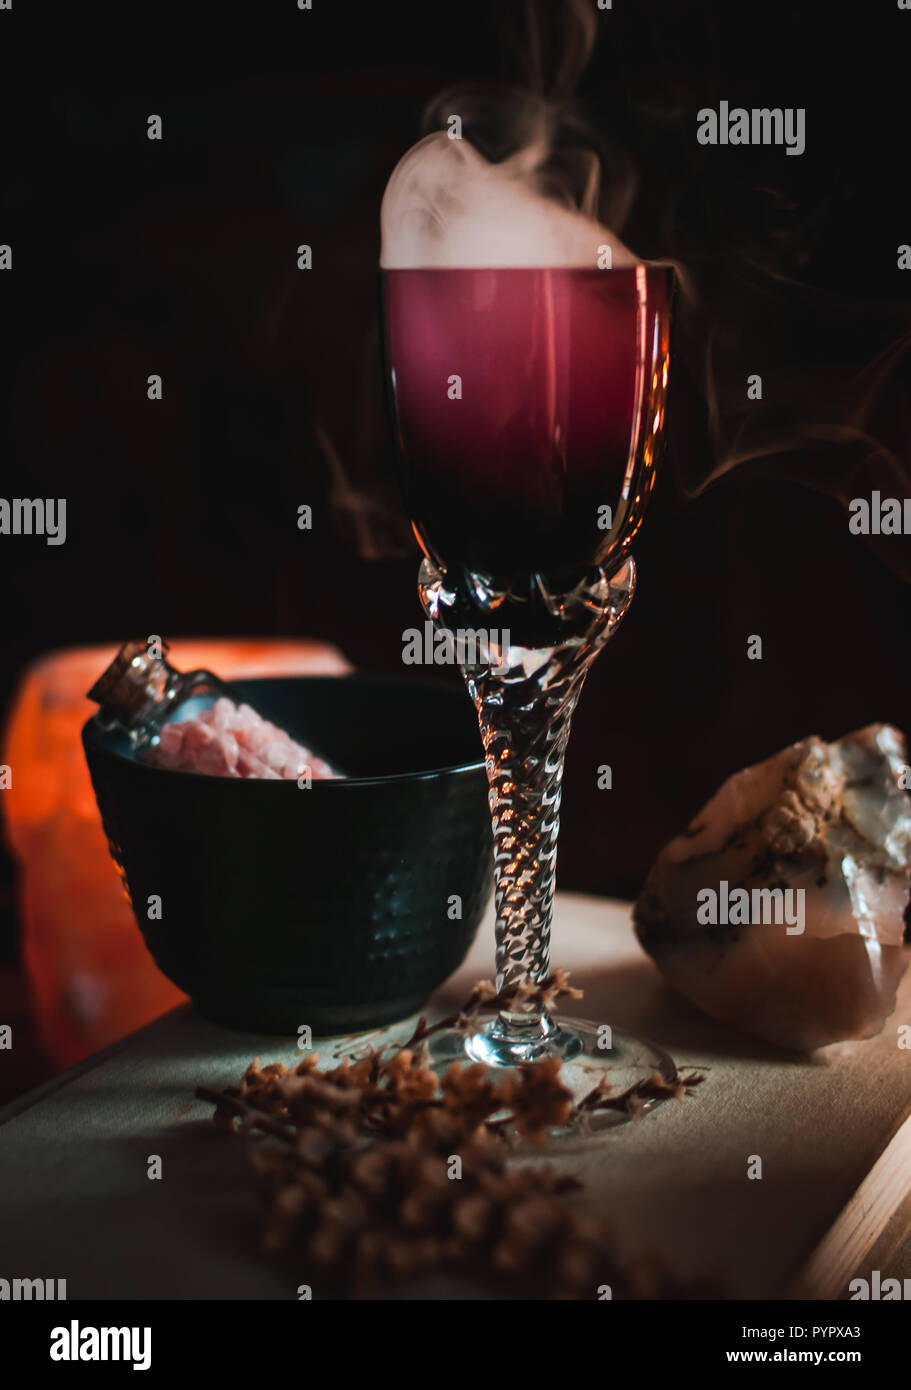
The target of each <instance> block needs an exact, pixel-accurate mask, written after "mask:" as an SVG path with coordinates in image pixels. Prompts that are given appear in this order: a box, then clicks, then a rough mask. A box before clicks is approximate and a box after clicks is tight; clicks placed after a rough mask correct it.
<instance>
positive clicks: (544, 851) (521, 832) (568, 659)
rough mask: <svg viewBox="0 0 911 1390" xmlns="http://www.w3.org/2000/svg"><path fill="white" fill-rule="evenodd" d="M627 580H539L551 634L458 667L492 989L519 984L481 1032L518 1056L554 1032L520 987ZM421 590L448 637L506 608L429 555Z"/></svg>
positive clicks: (545, 958) (539, 932)
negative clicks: (478, 823) (485, 793)
mask: <svg viewBox="0 0 911 1390" xmlns="http://www.w3.org/2000/svg"><path fill="white" fill-rule="evenodd" d="M634 583H635V569H634V566H633V562H632V560H631V559H630V560H628V561H627V563H626V564H625V565H624V567H623V569H622V570H621V571H620V572H619V574H618V575H616V576H614V577H612V578H608V577H607V576H606V575H604V574H602V573H600V572H598V574H597V575H596V576H595V577H594V578H593V579H589V580H588V581H587V582H585V583H583V584H580V585H579V586H578V588H577V589H576V590H574V591H573V592H572V593H571V594H569V595H560V596H553V595H550V594H548V593H547V591H546V589H545V588H544V586H543V584H542V583H541V581H536V584H537V588H536V590H535V602H536V603H537V604H538V605H539V606H540V608H541V612H542V614H544V615H545V625H544V626H545V628H546V630H547V634H548V637H549V638H554V639H556V640H553V641H549V642H548V644H547V645H542V646H535V647H530V646H520V645H515V644H513V643H512V642H511V641H507V644H506V645H503V646H501V647H500V648H498V649H491V648H490V647H488V649H487V652H486V654H485V659H484V660H483V661H480V660H474V659H473V661H472V663H471V664H468V663H464V662H463V664H462V666H461V670H462V674H463V676H464V678H465V682H466V684H467V686H468V691H469V694H470V695H471V697H472V699H473V701H474V704H475V708H476V709H477V712H478V723H479V726H480V731H481V741H482V744H483V747H484V759H485V766H486V769H487V780H488V784H489V787H490V793H489V802H490V812H491V819H492V824H493V840H494V903H495V908H496V966H497V989H498V991H502V990H504V989H510V988H513V987H517V988H516V991H515V994H514V996H513V998H512V999H511V1001H510V1005H509V1007H508V1008H504V1009H503V1010H501V1012H500V1014H499V1017H498V1018H497V1019H496V1020H495V1021H494V1022H493V1023H492V1024H491V1025H489V1027H488V1029H487V1030H486V1035H487V1042H488V1043H493V1044H494V1045H495V1046H497V1047H501V1048H502V1049H505V1050H506V1052H507V1053H508V1051H509V1049H510V1048H512V1049H513V1050H514V1051H515V1052H516V1056H515V1058H514V1060H516V1061H521V1060H525V1059H526V1056H527V1054H528V1049H532V1050H534V1048H535V1046H536V1044H541V1043H542V1042H543V1040H544V1039H546V1038H548V1037H550V1036H551V1034H553V1033H554V1032H555V1031H556V1025H555V1024H554V1022H553V1021H552V1020H551V1019H550V1017H549V1015H548V1013H547V1011H546V1009H545V1008H543V1007H542V1006H541V1004H540V1003H538V1002H535V1000H534V999H533V998H529V997H528V996H529V995H531V994H532V993H533V991H531V990H527V991H524V990H523V988H522V987H523V986H525V985H529V986H534V985H536V984H539V983H540V982H541V981H542V980H544V979H545V978H546V977H547V975H548V972H549V969H550V928H551V920H552V917H553V907H554V892H555V885H556V868H557V837H558V834H559V829H560V799H561V794H562V782H563V761H564V756H565V753H566V745H567V742H568V740H569V731H570V725H571V722H572V716H573V711H574V710H575V707H576V703H577V701H578V698H579V694H580V692H581V689H582V684H583V682H584V680H585V677H586V675H587V674H588V670H589V667H590V666H591V663H592V661H593V660H594V659H595V657H596V656H597V655H598V652H599V651H600V650H601V648H602V646H603V645H604V643H605V642H606V641H607V639H608V637H609V636H610V635H611V633H612V632H613V631H614V630H615V628H616V627H617V626H618V624H619V622H620V620H621V618H622V617H623V614H624V613H625V612H626V609H627V607H628V605H629V602H630V599H631V597H632V593H633V588H634ZM418 588H419V593H420V596H421V601H422V603H423V605H424V609H425V612H426V613H427V614H428V616H429V617H430V618H431V619H432V620H433V622H434V623H435V624H436V626H437V627H439V628H443V629H446V630H448V631H449V632H450V633H451V634H452V635H453V636H454V637H455V638H456V644H457V645H458V643H459V638H460V636H461V635H462V634H464V633H465V632H467V631H472V632H477V631H478V629H479V622H480V619H481V617H482V615H485V614H490V613H491V612H495V614H496V618H495V621H497V622H499V623H501V624H502V622H503V614H504V610H505V611H507V612H508V606H509V596H508V595H506V596H504V595H503V594H490V593H489V591H485V589H484V586H483V583H482V582H480V581H478V579H477V577H476V576H458V577H455V578H454V577H452V576H448V575H446V574H444V573H443V572H442V571H441V570H440V569H438V568H437V567H436V566H434V565H432V564H431V563H430V561H429V560H425V561H424V562H423V564H422V566H421V572H420V577H419V584H418ZM491 600H492V601H491ZM502 631H503V629H502V627H500V628H498V632H502ZM487 1050H489V1049H488V1048H485V1055H486V1051H487Z"/></svg>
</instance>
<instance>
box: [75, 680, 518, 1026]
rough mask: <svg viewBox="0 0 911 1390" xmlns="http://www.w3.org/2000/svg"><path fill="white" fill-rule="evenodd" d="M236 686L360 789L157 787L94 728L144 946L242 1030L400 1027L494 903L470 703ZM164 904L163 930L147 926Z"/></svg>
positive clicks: (345, 683) (168, 776)
mask: <svg viewBox="0 0 911 1390" xmlns="http://www.w3.org/2000/svg"><path fill="white" fill-rule="evenodd" d="M233 689H234V690H235V691H236V692H237V695H238V698H240V699H244V700H248V701H249V702H250V703H251V704H252V705H254V706H258V707H259V708H260V709H261V710H262V712H263V713H264V714H266V715H267V716H268V717H269V718H271V719H273V720H274V721H275V722H277V723H285V724H286V726H287V727H288V728H289V729H291V730H294V731H296V732H297V733H298V736H299V737H301V738H303V739H305V738H306V735H307V733H308V732H309V734H310V736H311V737H312V740H313V743H314V744H315V745H316V747H317V748H318V749H319V751H320V752H321V753H322V754H324V755H325V756H326V757H328V758H329V759H330V760H332V761H335V762H336V763H337V764H338V766H339V767H343V768H345V769H346V770H347V771H348V772H349V773H350V774H351V777H350V778H349V779H347V780H344V781H332V782H314V783H313V785H312V787H310V788H309V789H306V788H299V787H298V785H297V783H296V782H280V781H260V780H252V779H251V780H243V779H237V778H221V777H205V776H200V775H196V774H191V773H185V772H165V771H163V770H161V769H159V768H155V767H148V766H146V765H145V764H143V763H141V762H139V761H137V760H136V759H135V757H134V756H133V755H132V753H131V751H130V748H129V742H128V740H127V738H126V737H125V735H123V734H121V733H118V732H116V731H106V730H103V729H102V728H100V726H99V725H98V724H96V723H95V722H94V721H93V720H90V721H89V722H88V723H87V724H86V726H85V728H84V729H83V733H82V739H83V745H84V748H85V754H86V758H87V759H88V764H89V770H90V772H91V775H92V784H93V786H94V788H95V796H96V798H97V801H98V806H99V808H100V810H101V817H102V821H103V823H104V829H105V833H106V834H107V836H108V840H109V841H110V845H111V852H112V853H113V855H114V858H115V859H116V860H117V863H118V864H119V865H120V868H121V869H122V871H123V874H124V877H125V880H126V883H127V885H128V888H129V892H130V897H131V900H132V903H133V909H134V913H135V916H136V920H137V922H138V924H139V927H140V930H141V931H142V933H143V936H144V937H145V940H146V945H147V946H148V948H149V950H150V951H151V953H152V955H153V956H154V958H155V961H156V962H157V964H158V966H159V968H160V969H161V970H162V971H164V973H165V975H167V977H168V979H170V980H173V981H174V983H175V984H176V985H178V986H179V987H180V988H181V989H182V990H185V991H186V993H187V994H189V995H190V997H191V999H192V1000H193V1002H194V1003H195V1004H196V1006H197V1007H198V1008H199V1009H200V1010H201V1012H202V1013H204V1014H206V1015H208V1017H209V1018H211V1019H214V1020H215V1021H216V1022H218V1023H224V1024H228V1025H229V1026H231V1027H235V1028H244V1029H249V1030H251V1031H254V1032H276V1033H292V1034H296V1033H297V1030H298V1028H299V1026H300V1025H302V1024H307V1025H309V1026H310V1028H311V1029H312V1030H313V1033H314V1034H329V1033H341V1032H351V1031H355V1030H358V1029H364V1028H372V1027H377V1026H379V1025H381V1024H385V1023H390V1022H392V1021H393V1020H395V1019H399V1018H404V1017H406V1016H407V1015H408V1014H410V1013H413V1012H414V1011H415V1010H416V1009H418V1008H420V1007H421V1005H422V1004H423V1003H424V1001H425V1000H426V998H427V996H428V995H429V994H430V993H431V992H432V991H433V990H434V989H435V988H436V987H437V986H438V985H439V984H441V983H442V982H443V980H445V979H446V977H447V976H448V975H450V974H451V973H452V971H453V970H455V969H456V967H457V966H458V965H460V964H461V962H462V961H463V960H464V958H465V955H466V953H467V951H468V948H469V946H470V945H471V942H472V940H473V939H474V936H475V934H476V932H477V928H478V923H479V921H480V919H481V916H482V915H483V912H484V909H485V907H486V905H487V901H488V898H489V896H490V890H491V881H492V862H493V854H492V846H491V832H490V814H489V811H488V807H487V781H486V777H485V774H484V767H483V762H482V761H481V758H480V756H479V755H480V742H479V738H478V729H477V723H476V721H475V717H474V711H473V709H472V706H471V701H470V700H469V699H468V697H467V695H466V694H465V692H464V690H463V689H462V688H460V687H456V686H453V687H448V686H445V685H434V684H431V683H427V682H424V681H420V680H406V679H400V678H384V677H374V676H361V675H354V676H309V677H308V676H300V677H289V678H277V679H269V680H249V681H236V682H234V683H233ZM187 708H189V706H188V707H187ZM153 894H154V895H157V896H158V897H160V899H161V918H160V920H155V919H154V918H153V920H149V919H148V918H147V915H146V913H147V911H148V906H147V905H148V901H149V898H150V896H151V895H153ZM454 894H457V895H458V897H459V898H460V899H461V912H462V915H461V918H458V917H456V918H455V920H453V919H452V918H451V916H450V913H451V910H452V909H451V906H450V904H451V899H452V896H453V895H454Z"/></svg>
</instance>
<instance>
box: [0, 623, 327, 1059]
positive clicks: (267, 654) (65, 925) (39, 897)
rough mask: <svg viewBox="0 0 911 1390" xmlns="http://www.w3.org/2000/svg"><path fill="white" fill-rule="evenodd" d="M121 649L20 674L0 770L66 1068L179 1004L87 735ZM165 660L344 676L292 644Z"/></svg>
mask: <svg viewBox="0 0 911 1390" xmlns="http://www.w3.org/2000/svg"><path fill="white" fill-rule="evenodd" d="M116 645H117V644H112V645H111V646H98V647H80V648H76V649H72V650H68V651H61V652H51V653H50V654H48V655H46V656H43V657H40V658H39V659H38V660H37V661H35V662H33V664H32V665H31V666H30V667H29V668H28V669H27V670H26V671H25V673H24V675H23V676H22V679H21V681H20V683H19V688H18V690H17V692H16V695H15V697H14V699H13V702H12V705H11V708H10V714H9V718H8V721H7V726H6V731H5V738H4V740H3V748H2V753H0V762H2V763H4V764H8V765H9V768H10V785H9V788H8V789H7V790H5V791H4V793H3V796H2V798H0V806H2V807H3V808H4V809H5V811H6V830H7V838H8V840H9V843H10V844H11V846H12V848H13V849H14V851H15V852H16V855H17V856H18V859H19V861H20V865H21V871H20V907H21V920H22V927H23V953H24V959H25V964H26V970H27V972H28V976H29V980H30V983H31V987H32V992H33V995H34V1000H35V1006H36V1010H37V1017H38V1023H39V1027H40V1031H41V1036H42V1040H43V1042H44V1046H45V1048H46V1049H47V1051H48V1052H49V1054H50V1055H51V1057H52V1058H53V1059H54V1060H55V1061H56V1062H57V1063H58V1064H59V1065H60V1066H69V1065H71V1064H72V1063H73V1062H77V1061H79V1060H80V1058H82V1057H85V1056H87V1055H88V1054H89V1053H92V1052H95V1051H97V1050H98V1049H99V1048H101V1047H104V1046H106V1045H107V1044H108V1043H111V1042H115V1041H116V1040H117V1039H118V1038H121V1037H123V1036H124V1034H126V1033H130V1032H132V1031H133V1029H135V1028H139V1027H141V1026H142V1024H144V1023H148V1022H149V1021H150V1020H151V1019H153V1018H157V1017H158V1015H159V1014H161V1013H163V1012H164V1011H165V1010H166V1009H169V1008H171V1007H173V1006H174V1005H175V1004H178V1003H180V1002H181V1001H182V1000H183V998H184V995H182V994H181V993H180V991H179V990H178V989H177V988H176V987H175V986H174V985H172V984H171V982H170V981H169V980H166V979H165V977H164V976H163V975H162V974H161V972H160V971H159V970H158V968H157V967H156V965H155V963H154V961H153V960H152V958H151V956H150V955H149V954H148V952H147V950H146V948H145V946H144V944H143V941H142V937H141V936H140V934H139V932H138V931H137V929H136V924H135V922H134V921H133V915H132V912H131V910H130V906H129V903H128V901H127V899H126V897H125V895H124V891H123V888H122V886H121V883H120V878H119V876H118V873H117V869H116V867H115V865H114V862H113V860H112V859H111V857H110V854H109V852H108V846H107V840H106V839H105V836H104V832H103V831H102V828H101V820H100V818H99V815H98V809H97V807H96V805H95V798H94V795H93V793H92V787H91V783H90V781H89V774H88V769H87V767H86V764H85V759H84V757H83V753H82V745H81V742H80V731H81V729H82V726H83V724H84V723H85V721H86V719H88V718H89V717H90V716H91V715H92V714H94V713H95V709H96V707H95V705H93V704H92V703H91V702H90V701H89V700H88V699H86V691H87V690H88V688H89V686H90V685H92V683H93V682H94V681H95V680H96V678H97V677H98V675H99V673H100V672H101V671H102V670H104V668H105V667H106V666H107V665H108V663H109V662H110V660H111V658H112V657H113V655H114V652H115V650H116ZM170 655H171V657H172V659H173V660H174V662H175V664H177V665H178V666H181V667H183V668H185V669H193V668H196V667H205V668H208V669H210V670H213V671H218V672H219V673H220V674H221V675H223V676H224V677H225V678H227V679H229V680H231V679H240V678H241V677H244V676H265V675H275V676H281V675H338V674H341V673H343V672H344V671H347V670H348V669H349V667H348V664H347V662H346V661H345V660H344V658H343V657H342V656H341V655H340V653H339V652H338V651H336V650H335V648H333V647H329V646H325V645H323V644H321V643H317V642H302V641H290V640H253V639H245V640H227V639H203V640H196V639H186V640H180V639H178V640H177V641H174V642H172V643H171V650H170Z"/></svg>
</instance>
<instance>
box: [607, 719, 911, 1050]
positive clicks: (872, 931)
mask: <svg viewBox="0 0 911 1390" xmlns="http://www.w3.org/2000/svg"><path fill="white" fill-rule="evenodd" d="M907 776H908V767H907V754H906V751H905V745H904V740H903V738H902V735H901V734H900V733H899V732H898V730H896V729H893V728H891V727H889V726H888V725H884V724H871V725H869V726H868V727H867V728H865V729H860V730H858V731H857V732H856V733H853V734H848V735H846V737H844V738H842V739H840V740H839V741H838V742H837V743H831V744H827V743H825V742H824V741H823V740H822V739H820V738H815V737H814V738H807V739H804V740H803V741H802V742H801V743H795V744H793V745H792V746H791V747H790V748H785V749H783V750H782V751H781V752H780V753H778V754H776V756H775V757H773V758H769V759H768V760H767V761H765V762H762V763H758V764H757V765H756V766H755V767H750V768H747V769H745V770H744V771H743V772H738V773H736V774H735V775H734V776H733V777H730V778H729V779H728V781H727V782H725V783H724V785H723V786H722V787H721V788H720V789H719V791H718V792H717V793H716V794H715V796H714V797H712V799H711V801H709V803H708V804H707V805H706V806H705V807H704V809H703V810H702V811H701V812H700V814H699V815H698V816H697V817H696V818H695V820H693V821H692V823H691V824H690V826H689V827H688V829H687V830H686V831H685V832H684V834H683V835H680V836H678V837H677V838H676V839H674V840H671V841H670V843H669V844H667V845H666V846H665V848H664V849H663V850H662V852H661V854H660V855H659V857H658V859H657V861H656V863H655V865H654V866H653V868H652V870H651V872H650V874H649V876H648V879H647V880H646V884H645V887H644V889H643V892H642V894H641V896H640V898H639V901H638V903H637V904H636V908H635V914H634V915H635V923H636V933H637V935H638V937H639V940H640V941H641V943H642V945H643V946H644V948H645V950H646V951H648V953H649V955H651V956H652V957H653V958H654V960H655V962H656V964H657V965H658V966H659V968H660V969H661V971H662V973H663V974H664V976H665V977H666V979H667V980H668V982H669V983H670V984H671V985H673V986H674V988H676V989H677V990H679V991H680V993H681V994H683V995H685V996H686V998H687V999H689V1000H691V1001H692V1002H693V1003H694V1004H697V1005H698V1006H699V1007H700V1008H702V1009H704V1010H705V1011H706V1013H708V1014H711V1015H712V1017H714V1018H717V1019H720V1020H722V1021H723V1022H725V1023H729V1024H732V1025H733V1026H734V1027H736V1028H739V1029H741V1030H742V1031H743V1032H745V1033H750V1034H753V1035H754V1036H756V1037H760V1038H764V1039H766V1040H767V1041H769V1042H773V1043H777V1044H778V1045H779V1046H781V1047H788V1048H797V1049H801V1050H808V1049H812V1048H815V1047H820V1046H822V1045H824V1044H826V1043H830V1042H835V1041H837V1040H839V1039H844V1038H866V1037H872V1036H873V1034H875V1033H878V1032H879V1031H880V1030H881V1029H882V1027H883V1024H884V1022H885V1020H886V1018H887V1017H888V1016H889V1014H890V1013H891V1012H892V1010H893V1009H894V1007H895V992H896V989H897V986H898V982H899V980H900V979H901V977H902V975H903V973H904V971H905V968H906V966H907V964H908V959H909V955H911V949H909V946H908V945H907V944H903V943H904V941H905V936H906V928H905V920H904V919H905V912H906V909H907V906H908V893H909V870H911V797H909V795H908V793H907V791H905V790H904V786H905V784H906V779H907ZM708 889H711V890H713V894H707V893H706V891H705V890H708ZM737 889H746V890H747V892H748V893H750V909H749V911H748V912H747V914H746V920H745V921H739V920H732V919H737V918H738V917H739V916H740V915H742V914H741V913H737V912H733V911H731V912H730V913H726V912H725V911H724V908H723V906H722V904H727V902H728V901H729V900H730V897H731V895H732V894H734V893H735V891H736V890H737ZM756 889H765V890H769V889H781V890H783V891H782V897H783V900H784V903H785V904H787V903H788V902H790V903H792V904H794V906H795V915H796V904H797V903H798V902H799V903H800V904H801V910H802V925H801V926H799V927H798V926H788V924H787V922H786V921H785V920H784V919H783V918H782V920H775V919H776V918H777V917H778V916H779V913H778V911H777V910H774V911H773V910H772V907H771V903H770V902H768V901H766V902H763V901H762V900H761V899H758V898H757V895H756V894H755V893H754V892H753V890H756ZM788 889H791V890H794V894H796V892H797V890H800V891H801V892H802V895H803V896H802V898H797V897H796V896H795V895H794V894H792V895H791V896H790V897H788V896H787V893H786V890H788ZM714 894H717V903H718V905H719V911H718V912H716V913H715V914H714V915H715V916H716V917H720V918H721V919H722V920H718V921H714V922H708V923H707V922H706V916H707V915H708V916H711V915H712V906H711V905H712V903H713V902H714V901H716V899H715V898H714V896H713V895H714ZM707 902H708V903H709V907H708V908H706V906H705V904H706V903H707ZM724 917H727V918H728V920H726V921H725V920H723V919H724Z"/></svg>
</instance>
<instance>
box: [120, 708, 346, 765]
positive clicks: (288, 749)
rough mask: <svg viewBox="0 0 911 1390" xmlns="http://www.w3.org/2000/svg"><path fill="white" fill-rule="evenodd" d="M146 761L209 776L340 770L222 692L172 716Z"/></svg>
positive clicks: (253, 710) (147, 755) (251, 709)
mask: <svg viewBox="0 0 911 1390" xmlns="http://www.w3.org/2000/svg"><path fill="white" fill-rule="evenodd" d="M145 760H146V762H148V763H151V764H152V765H153V766H154V767H161V768H165V769H166V770H167V771H169V772H200V773H204V774H205V775H207V776H209V777H264V778H271V779H272V780H273V781H274V780H277V779H280V778H285V779H288V780H291V781H297V779H298V778H299V777H302V776H303V775H304V774H305V773H308V772H309V775H310V776H311V777H313V778H320V779H324V778H329V777H336V776H338V775H339V774H338V773H337V772H336V771H335V769H334V768H332V767H331V766H330V765H329V763H327V762H324V760H323V759H322V758H320V757H317V755H316V754H315V753H312V752H311V751H310V750H309V749H308V748H305V747H304V746H303V745H302V744H300V743H296V742H295V740H294V739H293V738H291V736H290V735H289V734H287V733H286V732H285V730H284V729H280V728H279V727H278V726H277V725H276V724H271V723H270V722H269V721H268V720H267V719H263V718H262V716H261V715H259V714H257V712H256V710H255V709H253V708H251V706H250V705H246V704H235V703H234V701H233V700H228V699H225V698H224V697H222V698H221V699H219V700H216V701H215V703H214V705H211V706H210V707H209V708H208V709H205V710H202V711H201V712H200V713H199V714H196V715H191V716H189V717H188V718H186V719H181V720H177V719H174V720H171V721H170V723H168V724H165V726H164V728H163V729H162V731H161V737H160V738H159V741H158V743H157V744H156V745H155V746H154V747H153V748H151V749H150V750H149V752H148V753H147V754H146V758H145Z"/></svg>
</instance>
